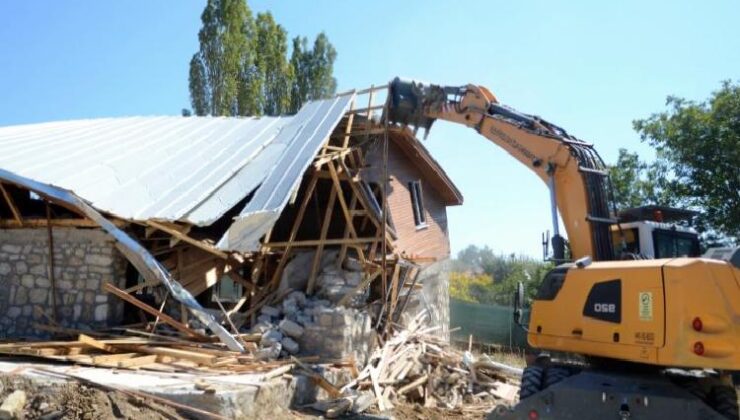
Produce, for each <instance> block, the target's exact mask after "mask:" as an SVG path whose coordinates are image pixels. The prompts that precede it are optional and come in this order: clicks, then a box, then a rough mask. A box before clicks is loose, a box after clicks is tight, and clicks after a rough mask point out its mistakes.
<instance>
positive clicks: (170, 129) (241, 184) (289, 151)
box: [0, 95, 353, 249]
mask: <svg viewBox="0 0 740 420" xmlns="http://www.w3.org/2000/svg"><path fill="white" fill-rule="evenodd" d="M352 98H353V95H346V96H341V97H336V98H332V99H327V100H322V101H314V102H310V103H308V104H306V105H305V106H304V107H303V108H301V110H300V111H299V112H298V113H297V114H296V115H294V116H288V117H260V118H243V117H242V118H233V117H232V118H229V117H127V118H104V119H91V120H78V121H62V122H51V123H42V124H30V125H19V126H10V127H0V168H2V169H5V170H8V171H10V172H13V173H15V174H18V175H20V176H23V177H26V178H30V179H33V180H35V181H38V182H42V183H45V184H49V185H54V186H57V187H61V188H64V189H67V190H70V191H73V192H74V193H75V194H77V195H78V196H80V197H82V198H83V199H85V200H87V201H88V202H90V203H91V204H92V205H93V206H94V207H95V208H97V209H98V210H102V211H105V212H108V213H111V214H113V215H116V216H118V217H121V218H124V219H130V220H147V219H162V220H169V221H183V222H188V223H192V224H195V225H199V226H204V225H209V224H211V223H213V222H214V221H215V220H217V219H218V218H219V217H221V216H222V215H223V214H224V213H225V212H226V211H228V210H229V209H231V208H232V207H233V206H234V205H236V204H237V203H238V202H239V201H240V200H242V199H243V198H244V197H246V196H248V195H249V194H250V193H252V192H253V191H254V190H255V188H258V187H259V186H260V185H262V186H261V187H259V189H258V190H257V191H255V193H254V196H253V198H252V200H250V204H249V205H248V206H247V208H246V209H245V211H244V212H243V213H242V214H241V215H240V217H239V221H240V222H241V224H243V223H244V222H245V220H246V219H249V218H250V215H253V214H256V213H262V212H267V213H271V212H275V211H277V212H278V214H279V212H280V211H282V208H283V207H284V206H285V204H286V203H287V200H288V198H289V197H290V195H291V193H292V192H293V190H294V189H295V188H296V187H297V185H298V183H299V182H300V179H301V175H302V174H303V172H304V171H305V170H306V168H307V167H308V165H309V164H310V162H311V160H312V159H313V156H314V155H315V154H316V152H317V151H318V148H319V147H320V146H321V144H322V142H323V140H324V139H326V138H327V137H328V136H329V135H330V134H331V132H332V131H333V129H334V127H335V126H336V124H337V123H338V122H339V120H340V119H341V117H342V115H344V113H345V112H346V110H347V107H348V105H349V103H350V101H351V100H352ZM252 223H254V221H253V222H252ZM273 223H274V221H273ZM270 226H272V224H270V225H269V226H267V228H264V231H266V230H267V229H269V227H270ZM260 230H263V228H261V229H260ZM240 231H242V230H240ZM230 237H232V238H233V240H232V241H231V243H232V244H239V243H241V244H243V241H241V240H238V239H237V237H236V236H234V235H233V232H232V235H230ZM221 242H222V246H223V247H224V249H234V248H232V247H230V246H229V245H228V244H227V243H226V242H225V240H222V241H221Z"/></svg>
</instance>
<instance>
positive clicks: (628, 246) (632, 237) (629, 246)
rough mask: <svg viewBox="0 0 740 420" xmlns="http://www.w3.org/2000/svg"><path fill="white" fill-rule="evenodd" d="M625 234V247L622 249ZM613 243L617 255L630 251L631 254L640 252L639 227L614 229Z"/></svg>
mask: <svg viewBox="0 0 740 420" xmlns="http://www.w3.org/2000/svg"><path fill="white" fill-rule="evenodd" d="M623 235H624V245H625V247H624V249H622V236H623ZM612 244H613V245H614V249H615V250H616V251H617V255H619V253H621V252H628V253H630V254H639V253H640V236H639V234H638V233H637V228H633V229H622V232H621V233H620V232H619V230H614V231H612Z"/></svg>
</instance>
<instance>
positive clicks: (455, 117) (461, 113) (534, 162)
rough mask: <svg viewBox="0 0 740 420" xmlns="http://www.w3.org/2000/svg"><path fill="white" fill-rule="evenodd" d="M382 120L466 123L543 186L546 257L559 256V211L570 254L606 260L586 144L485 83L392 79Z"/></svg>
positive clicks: (609, 250)
mask: <svg viewBox="0 0 740 420" xmlns="http://www.w3.org/2000/svg"><path fill="white" fill-rule="evenodd" d="M388 100H389V106H388V112H387V118H388V120H389V121H390V122H392V123H398V124H403V125H411V126H414V127H415V128H416V129H418V128H424V129H425V130H426V131H427V132H428V130H429V129H430V128H431V125H432V123H433V122H434V121H435V120H437V119H440V120H445V121H450V122H453V123H458V124H462V125H465V126H467V127H470V128H473V129H474V130H476V131H477V132H478V133H480V134H481V135H482V136H484V137H485V138H487V139H488V140H490V141H491V142H493V143H494V144H496V145H497V146H499V147H501V148H503V149H504V150H506V151H507V152H508V153H509V154H510V155H512V156H513V157H514V158H515V159H517V160H518V161H519V162H521V163H522V164H523V165H525V166H526V167H527V168H529V169H531V170H532V171H534V172H535V173H536V174H537V176H539V177H540V179H542V180H543V181H544V182H545V183H546V184H547V186H548V189H549V190H550V199H551V211H552V219H553V238H552V244H553V259H555V260H559V261H562V260H564V259H565V240H564V239H563V237H562V236H561V235H560V232H559V226H558V218H557V211H558V210H559V211H560V215H561V217H562V220H563V223H564V227H565V231H566V232H567V235H568V241H569V245H570V250H571V257H572V258H573V259H577V258H581V257H585V256H590V257H591V258H593V259H594V260H597V261H599V260H613V259H614V249H613V245H612V240H611V234H610V226H611V225H612V224H614V223H616V222H617V221H616V220H614V219H611V217H610V208H609V202H610V200H609V197H610V194H609V188H608V185H609V183H608V178H607V172H606V167H605V165H604V162H603V161H602V159H601V157H600V156H599V154H598V153H597V152H596V150H594V148H593V146H592V145H590V144H588V143H586V142H583V141H581V140H579V139H577V138H575V137H573V136H571V135H569V134H568V133H567V132H566V131H565V130H563V129H562V128H560V127H558V126H556V125H554V124H551V123H549V122H547V121H545V120H543V119H541V118H539V117H536V116H533V115H527V114H523V113H520V112H518V111H515V110H514V109H512V108H509V107H507V106H505V105H502V104H500V103H499V102H498V100H497V99H496V97H495V96H494V95H493V94H492V93H491V92H490V91H489V90H488V89H486V88H485V87H482V86H476V85H467V86H461V87H449V86H437V85H431V84H423V83H419V82H415V81H404V80H401V79H398V78H396V79H395V80H394V81H393V82H392V83H391V86H390V92H389V98H388Z"/></svg>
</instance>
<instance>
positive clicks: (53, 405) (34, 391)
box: [0, 375, 182, 420]
mask: <svg viewBox="0 0 740 420" xmlns="http://www.w3.org/2000/svg"><path fill="white" fill-rule="evenodd" d="M21 394H22V395H24V396H25V397H24V398H23V400H25V401H23V403H22V404H20V402H19V401H20V399H19V398H18V397H17V395H21ZM14 395H16V397H13V396H14ZM11 398H15V401H16V402H17V404H18V405H17V406H16V407H18V406H20V410H21V411H20V412H14V413H13V414H12V415H10V416H8V417H5V415H6V412H4V411H3V410H4V409H0V412H2V414H0V418H14V419H15V418H44V419H62V418H65V419H66V418H73V419H91V420H92V419H96V420H97V419H104V420H108V419H121V418H126V419H138V418H146V419H155V420H157V419H174V418H182V417H181V415H179V414H178V411H177V410H176V409H175V408H173V407H170V406H167V405H164V404H159V403H157V402H155V401H153V400H151V399H148V398H133V397H131V396H128V395H125V394H122V393H119V392H109V391H104V390H101V389H97V388H95V387H90V386H87V385H83V384H81V383H79V382H66V383H61V384H53V385H49V386H48V387H43V388H41V387H39V386H38V385H37V384H36V383H35V382H33V381H31V380H29V379H28V378H25V377H23V376H20V375H3V376H0V399H2V400H3V401H4V402H3V406H5V403H6V402H7V401H8V400H10V399H11Z"/></svg>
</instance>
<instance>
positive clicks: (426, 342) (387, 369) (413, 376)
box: [313, 312, 521, 415]
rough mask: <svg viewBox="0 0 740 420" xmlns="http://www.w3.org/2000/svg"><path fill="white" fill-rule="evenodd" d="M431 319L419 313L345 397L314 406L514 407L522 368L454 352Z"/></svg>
mask: <svg viewBox="0 0 740 420" xmlns="http://www.w3.org/2000/svg"><path fill="white" fill-rule="evenodd" d="M427 316H428V314H427V313H426V312H421V313H420V314H418V315H417V316H416V317H415V318H414V319H412V320H411V321H410V322H409V323H408V327H407V328H406V329H402V330H398V331H396V332H395V334H394V335H393V336H392V338H390V339H389V340H388V341H386V342H385V344H384V345H383V347H381V348H378V349H377V350H375V352H374V353H373V354H372V356H371V357H370V362H369V363H368V364H367V365H366V367H365V368H364V369H363V370H362V371H361V372H360V374H359V375H358V376H357V378H355V379H354V380H353V381H352V382H350V383H349V384H347V385H345V386H344V387H343V388H342V389H341V392H342V395H343V397H342V398H337V399H334V400H332V401H323V402H319V403H317V404H314V405H313V408H315V409H319V410H321V411H325V412H327V413H331V414H332V415H333V414H335V413H337V411H342V412H347V411H352V412H355V413H356V412H358V411H362V410H365V409H367V408H369V407H370V406H372V405H374V404H377V407H378V409H379V410H380V411H381V412H383V411H386V410H389V409H391V408H393V406H394V402H404V403H416V404H420V405H423V406H425V407H433V408H442V409H449V410H458V411H465V412H466V413H469V414H470V413H472V411H481V412H485V411H486V410H488V411H490V410H491V409H492V408H493V407H494V406H496V405H499V404H505V405H509V404H513V403H514V402H515V400H516V398H517V391H518V383H517V382H518V377H519V376H520V375H521V370H520V369H516V368H512V367H509V366H506V365H503V364H500V363H496V362H494V361H492V360H490V359H487V360H475V358H474V357H473V356H472V354H470V353H469V352H464V353H463V352H460V351H458V350H455V349H452V348H450V347H449V344H447V343H446V342H445V341H443V340H442V339H440V338H438V337H436V336H434V335H431V333H432V332H433V331H434V330H435V328H438V327H424V323H425V322H424V321H425V319H426V318H427ZM368 396H370V397H371V398H370V401H371V403H370V404H368V403H367V401H368Z"/></svg>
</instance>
